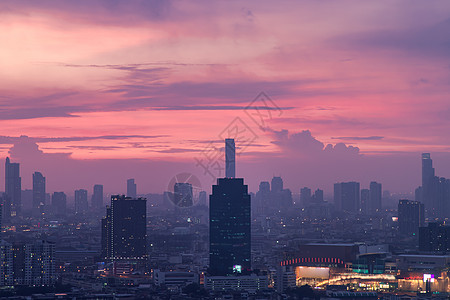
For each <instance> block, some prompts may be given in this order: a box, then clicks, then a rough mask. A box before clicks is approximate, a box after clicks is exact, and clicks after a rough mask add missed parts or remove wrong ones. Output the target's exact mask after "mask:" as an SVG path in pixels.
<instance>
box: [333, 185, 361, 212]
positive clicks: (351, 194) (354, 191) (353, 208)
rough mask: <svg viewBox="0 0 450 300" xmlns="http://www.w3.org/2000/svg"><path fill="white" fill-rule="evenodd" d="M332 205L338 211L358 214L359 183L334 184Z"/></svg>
mask: <svg viewBox="0 0 450 300" xmlns="http://www.w3.org/2000/svg"><path fill="white" fill-rule="evenodd" d="M334 204H335V205H336V208H337V209H339V210H342V211H347V212H358V211H359V209H360V191H359V182H341V183H335V184H334Z"/></svg>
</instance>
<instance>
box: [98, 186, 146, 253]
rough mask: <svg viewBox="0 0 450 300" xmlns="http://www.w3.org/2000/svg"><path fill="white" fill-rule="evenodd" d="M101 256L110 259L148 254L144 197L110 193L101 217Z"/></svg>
mask: <svg viewBox="0 0 450 300" xmlns="http://www.w3.org/2000/svg"><path fill="white" fill-rule="evenodd" d="M102 256H103V257H104V258H106V259H107V260H113V261H120V260H122V261H139V260H144V259H146V257H147V200H146V199H145V198H138V199H133V198H130V197H125V196H123V195H122V196H120V195H113V196H111V206H107V208H106V217H104V218H103V219H102Z"/></svg>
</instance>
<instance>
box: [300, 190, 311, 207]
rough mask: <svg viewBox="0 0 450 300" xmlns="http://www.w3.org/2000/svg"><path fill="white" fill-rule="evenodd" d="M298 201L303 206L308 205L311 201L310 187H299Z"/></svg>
mask: <svg viewBox="0 0 450 300" xmlns="http://www.w3.org/2000/svg"><path fill="white" fill-rule="evenodd" d="M300 203H301V204H302V205H303V206H306V205H309V204H310V203H311V189H310V188H308V187H304V188H301V189H300Z"/></svg>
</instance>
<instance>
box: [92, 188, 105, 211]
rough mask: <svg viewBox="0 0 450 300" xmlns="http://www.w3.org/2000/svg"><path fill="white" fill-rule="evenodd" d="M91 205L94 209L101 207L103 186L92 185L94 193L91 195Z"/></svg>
mask: <svg viewBox="0 0 450 300" xmlns="http://www.w3.org/2000/svg"><path fill="white" fill-rule="evenodd" d="M91 205H92V208H94V209H99V208H102V207H103V185H101V184H96V185H94V192H93V193H92V198H91Z"/></svg>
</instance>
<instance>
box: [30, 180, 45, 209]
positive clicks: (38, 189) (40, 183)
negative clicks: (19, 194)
mask: <svg viewBox="0 0 450 300" xmlns="http://www.w3.org/2000/svg"><path fill="white" fill-rule="evenodd" d="M44 207H45V177H44V176H43V175H42V174H41V173H40V172H34V173H33V211H34V212H35V213H39V214H40V213H42V212H43V209H44Z"/></svg>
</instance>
